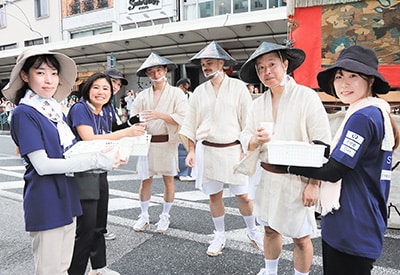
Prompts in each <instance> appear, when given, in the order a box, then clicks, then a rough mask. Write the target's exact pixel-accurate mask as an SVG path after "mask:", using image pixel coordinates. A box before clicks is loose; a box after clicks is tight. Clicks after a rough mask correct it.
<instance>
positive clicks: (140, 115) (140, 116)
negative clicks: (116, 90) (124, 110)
mask: <svg viewBox="0 0 400 275" xmlns="http://www.w3.org/2000/svg"><path fill="white" fill-rule="evenodd" d="M139 121H140V122H146V119H145V118H144V116H143V113H142V112H140V113H139Z"/></svg>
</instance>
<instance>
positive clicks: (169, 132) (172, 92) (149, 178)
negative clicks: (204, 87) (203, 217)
mask: <svg viewBox="0 0 400 275" xmlns="http://www.w3.org/2000/svg"><path fill="white" fill-rule="evenodd" d="M173 69H175V64H173V63H172V62H171V61H170V60H168V59H166V58H164V57H161V56H159V55H157V54H156V53H151V54H150V55H149V56H148V57H147V59H146V60H145V62H144V63H143V64H142V65H141V66H140V68H139V69H138V71H137V72H136V74H137V76H139V77H144V76H147V77H148V78H150V80H151V82H152V85H151V87H149V88H147V89H145V90H143V91H142V92H140V93H139V94H138V96H137V97H136V99H135V100H134V101H133V104H132V106H131V114H132V115H134V116H135V115H137V114H140V117H141V118H142V119H143V120H144V121H145V123H147V128H146V130H147V133H148V134H150V135H152V138H151V143H150V148H149V153H148V155H147V156H140V157H139V159H138V167H137V169H138V175H139V178H140V179H141V184H140V189H139V199H140V208H141V214H140V216H139V220H138V221H136V223H135V224H134V226H133V229H134V230H135V231H136V232H140V231H143V230H145V229H146V228H147V226H148V225H149V223H150V219H149V211H148V210H149V204H150V199H151V185H152V183H153V176H155V175H162V177H163V182H164V202H163V210H162V213H161V215H160V220H159V221H158V222H157V232H158V233H163V232H165V231H166V230H167V229H168V227H169V224H170V219H169V218H170V215H169V212H170V210H171V207H172V204H173V202H174V198H175V182H174V176H175V175H176V174H177V171H178V144H179V141H178V135H177V134H178V130H179V127H180V125H181V124H182V122H183V117H184V115H185V112H186V109H187V105H188V103H187V98H186V96H185V95H184V94H183V93H182V91H181V90H180V89H179V88H177V87H173V86H171V85H170V84H169V83H168V81H167V76H166V75H167V72H168V71H171V70H173Z"/></svg>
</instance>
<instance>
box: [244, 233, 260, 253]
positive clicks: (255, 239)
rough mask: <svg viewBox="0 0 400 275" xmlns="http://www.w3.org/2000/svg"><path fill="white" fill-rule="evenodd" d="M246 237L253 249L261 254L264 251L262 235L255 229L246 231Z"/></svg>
mask: <svg viewBox="0 0 400 275" xmlns="http://www.w3.org/2000/svg"><path fill="white" fill-rule="evenodd" d="M246 235H247V237H248V238H249V240H250V242H251V243H252V244H253V245H254V247H255V248H256V249H258V250H260V251H261V252H263V251H264V234H263V233H262V232H260V231H258V230H257V229H253V230H247V234H246Z"/></svg>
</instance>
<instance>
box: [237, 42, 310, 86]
mask: <svg viewBox="0 0 400 275" xmlns="http://www.w3.org/2000/svg"><path fill="white" fill-rule="evenodd" d="M277 51H280V52H285V53H286V57H287V59H288V61H289V65H288V68H287V73H291V72H293V71H294V70H296V69H297V68H298V67H299V66H300V65H301V64H303V62H304V59H305V58H306V54H305V53H304V51H303V50H300V49H297V48H288V47H286V46H282V45H279V44H275V43H269V42H262V43H261V45H260V46H258V48H257V49H256V50H255V51H254V53H253V54H252V55H251V56H250V57H249V59H248V60H247V61H246V62H245V63H244V64H243V65H242V67H241V68H240V72H239V77H240V79H241V80H243V81H244V82H246V83H259V82H260V79H259V78H258V74H257V71H256V60H257V58H258V57H260V56H262V55H264V54H267V53H271V52H277Z"/></svg>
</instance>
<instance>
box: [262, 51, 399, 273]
mask: <svg viewBox="0 0 400 275" xmlns="http://www.w3.org/2000/svg"><path fill="white" fill-rule="evenodd" d="M317 79H318V84H319V86H320V88H321V89H322V90H324V91H325V92H326V93H328V94H330V95H332V96H336V97H338V98H339V99H340V100H341V101H342V102H343V103H344V104H349V108H348V110H347V112H346V116H345V118H344V120H343V122H342V124H341V125H340V126H339V129H338V131H337V132H336V135H335V137H334V139H333V142H332V146H331V147H332V151H331V155H330V157H329V160H328V162H327V163H326V164H325V165H324V166H323V167H321V168H311V167H279V169H281V170H283V171H284V172H285V173H286V172H289V173H290V174H294V175H303V176H306V177H312V178H316V179H321V180H323V181H326V182H322V185H321V194H320V203H319V204H320V207H321V211H322V212H321V214H322V220H321V235H322V256H323V269H324V274H325V275H336V274H343V275H367V274H371V270H372V268H373V263H374V262H375V261H376V259H378V258H379V257H380V255H381V253H382V247H383V238H384V234H385V231H386V227H387V218H388V207H387V205H388V196H389V188H390V179H391V174H392V172H391V170H392V169H391V168H392V152H393V150H395V149H396V148H397V147H398V145H399V131H398V129H397V126H396V123H395V122H394V120H393V119H392V118H391V116H390V106H389V104H388V103H387V102H386V101H385V100H384V99H380V98H378V95H379V94H386V93H387V92H389V90H390V86H389V84H388V82H387V81H386V80H385V79H384V77H383V76H382V75H381V74H380V73H379V72H378V58H377V57H376V54H375V53H374V51H373V50H371V49H369V48H366V47H364V46H360V45H356V46H350V47H348V48H346V49H344V50H342V51H341V52H340V55H339V57H338V59H337V60H336V62H335V64H333V65H332V66H330V67H328V68H327V69H326V70H324V71H322V72H320V73H319V74H318V76H317ZM269 168H271V167H270V166H269ZM272 168H273V169H272V171H274V169H275V168H277V167H272Z"/></svg>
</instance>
